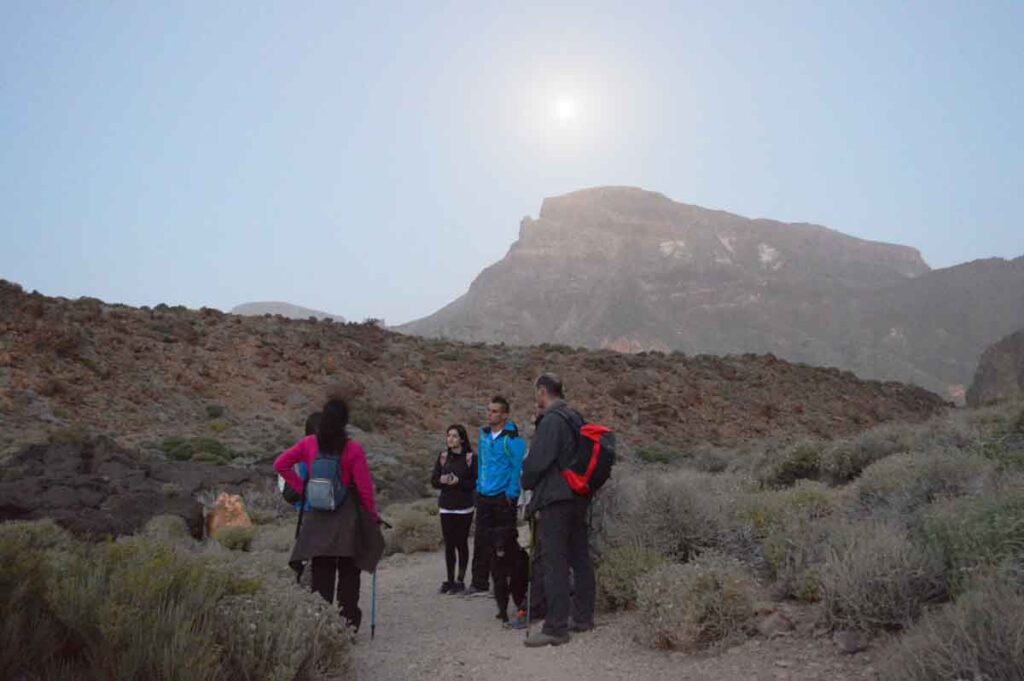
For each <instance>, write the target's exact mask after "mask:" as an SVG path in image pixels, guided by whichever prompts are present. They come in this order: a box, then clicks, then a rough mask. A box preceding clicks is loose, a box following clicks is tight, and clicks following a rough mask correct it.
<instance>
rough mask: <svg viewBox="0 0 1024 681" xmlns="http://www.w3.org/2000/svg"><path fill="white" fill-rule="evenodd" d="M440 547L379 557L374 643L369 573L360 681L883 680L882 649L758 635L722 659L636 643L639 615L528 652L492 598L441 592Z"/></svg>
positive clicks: (602, 620)
mask: <svg viewBox="0 0 1024 681" xmlns="http://www.w3.org/2000/svg"><path fill="white" fill-rule="evenodd" d="M443 574H444V559H443V556H442V555H441V554H440V553H419V554H413V555H401V554H400V555H395V556H392V557H390V558H388V559H386V560H385V561H384V562H382V563H381V566H380V569H379V573H378V587H377V588H378V591H377V605H378V614H377V637H376V640H374V641H370V634H369V626H368V625H369V615H370V578H369V575H364V576H363V578H364V579H363V591H362V598H361V600H360V606H361V607H362V608H363V611H364V618H365V619H364V625H365V629H364V630H363V631H361V632H360V633H359V636H358V640H357V643H356V646H355V648H354V650H353V655H354V664H355V672H356V679H357V680H358V681H400V680H401V681H405V680H407V679H430V680H431V681H450V680H454V679H487V680H488V681H491V680H500V679H551V680H553V681H569V680H571V679H587V681H605V680H607V681H613V680H614V681H619V680H621V679H665V680H667V679H681V680H696V679H708V680H711V679H714V680H716V681H741V680H742V681H761V680H765V681H810V680H812V679H814V680H817V679H829V680H831V681H853V680H855V679H856V680H861V679H875V678H876V674H875V671H874V657H875V656H874V654H873V652H871V651H869V652H867V653H861V654H858V655H854V656H846V655H840V654H839V653H838V652H837V651H836V649H835V648H834V647H833V646H832V644H831V642H830V641H829V639H828V638H814V637H809V636H797V635H794V636H786V637H779V638H775V639H772V640H766V639H752V640H750V641H748V642H746V643H744V644H742V645H739V646H736V647H734V648H730V649H729V650H726V651H724V652H722V653H721V654H719V655H715V656H693V655H685V654H682V653H664V652H658V651H652V650H648V649H646V648H644V647H642V646H641V645H639V644H638V643H636V642H634V641H633V638H632V634H631V632H632V631H633V627H632V626H631V622H632V620H633V618H634V617H635V615H634V614H632V613H624V614H615V615H599V616H598V618H597V627H596V628H595V630H594V631H591V632H589V633H586V634H579V635H575V636H574V637H573V640H572V642H571V643H569V644H568V645H564V646H561V647H558V648H550V647H549V648H542V649H528V648H526V647H524V646H523V637H524V634H523V632H516V631H510V630H505V629H502V627H501V624H500V623H499V622H498V621H497V620H496V619H495V618H494V613H495V612H496V608H495V605H494V602H493V600H492V599H490V598H481V597H475V598H464V597H460V596H443V595H440V594H438V593H437V588H438V587H439V586H440V583H441V581H442V578H443Z"/></svg>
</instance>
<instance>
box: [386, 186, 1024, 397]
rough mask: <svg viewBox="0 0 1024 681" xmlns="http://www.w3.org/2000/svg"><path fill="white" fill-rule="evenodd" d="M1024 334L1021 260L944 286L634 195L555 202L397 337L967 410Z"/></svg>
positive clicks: (725, 216) (825, 243)
mask: <svg viewBox="0 0 1024 681" xmlns="http://www.w3.org/2000/svg"><path fill="white" fill-rule="evenodd" d="M1021 326H1024V258H1017V259H1016V260H1012V261H1007V260H1002V259H990V260H981V261H976V262H973V263H967V264H964V265H958V266H956V267H951V268H946V269H943V270H934V271H933V270H931V269H930V268H929V266H928V265H927V263H925V262H924V260H923V259H922V258H921V256H920V254H919V252H918V251H917V250H916V249H914V248H911V247H908V246H899V245H893V244H886V243H879V242H874V241H866V240H863V239H858V238H854V237H851V236H847V235H845V234H842V233H840V232H837V231H834V230H831V229H828V228H826V227H822V226H819V225H813V224H804V223H782V222H776V221H772V220H763V219H758V220H751V219H747V218H744V217H740V216H738V215H733V214H730V213H727V212H724V211H716V210H708V209H705V208H701V207H699V206H693V205H687V204H683V203H677V202H675V201H671V200H670V199H668V198H666V197H665V196H663V195H661V194H658V193H655V192H649V191H644V190H641V189H636V188H629V187H601V188H594V189H585V190H581V191H578V192H573V193H570V194H566V195H564V196H559V197H554V198H549V199H546V200H545V201H544V203H543V205H542V206H541V211H540V216H539V218H538V219H536V220H534V219H532V218H529V217H527V218H524V219H523V220H522V222H521V225H520V232H519V239H518V241H517V242H516V243H514V244H513V245H512V247H511V248H510V249H509V252H508V254H507V255H506V256H505V257H504V258H503V259H502V260H501V261H499V262H497V263H495V264H493V265H491V266H490V267H487V268H486V269H485V270H484V271H483V272H482V273H481V274H480V275H479V276H478V277H477V278H476V280H475V281H474V282H473V283H472V285H471V286H470V289H469V291H468V292H467V293H466V294H465V295H463V296H462V297H460V298H458V299H457V300H455V301H454V302H452V303H451V304H449V305H447V306H446V307H444V308H442V309H441V310H439V311H438V312H436V313H434V314H432V315H430V316H428V317H425V318H423V319H420V320H417V321H414V322H410V323H409V324H406V325H403V326H401V327H398V330H399V331H403V332H405V333H411V334H416V335H423V336H428V337H446V338H452V339H458V340H465V341H486V342H506V343H514V344H535V343H543V342H554V343H564V344H568V345H574V346H586V347H596V348H611V349H615V350H620V351H626V352H639V351H644V350H661V351H670V350H680V351H682V352H685V353H688V354H696V353H714V354H731V353H745V352H759V353H764V352H770V353H774V354H776V355H778V356H780V357H782V358H784V359H787V360H790V361H797V362H806V363H809V364H816V365H826V366H838V367H842V368H845V369H850V370H852V371H854V372H856V373H857V374H858V375H861V376H863V377H867V378H884V379H895V380H901V381H907V382H913V383H916V384H918V385H921V386H924V387H927V388H929V389H932V390H936V391H937V392H940V393H942V394H945V395H947V396H949V397H952V398H954V399H962V397H963V391H964V385H965V384H966V383H968V382H969V381H970V379H971V375H972V373H973V371H974V367H975V365H976V363H977V359H978V356H979V355H980V353H981V352H982V350H983V349H984V348H985V347H986V346H987V345H988V344H989V343H991V342H993V341H995V340H997V339H998V338H1001V337H1002V336H1005V335H1006V334H1008V333H1010V332H1011V331H1013V330H1015V329H1017V328H1020V327H1021Z"/></svg>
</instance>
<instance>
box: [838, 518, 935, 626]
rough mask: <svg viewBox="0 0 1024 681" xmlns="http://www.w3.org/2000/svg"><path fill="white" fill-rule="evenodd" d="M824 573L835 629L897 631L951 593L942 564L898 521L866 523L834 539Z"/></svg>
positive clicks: (848, 529)
mask: <svg viewBox="0 0 1024 681" xmlns="http://www.w3.org/2000/svg"><path fill="white" fill-rule="evenodd" d="M832 541H833V545H832V546H831V547H829V549H828V550H827V551H826V556H825V564H824V565H823V566H822V570H821V580H822V591H823V595H824V599H825V608H826V612H827V614H828V618H829V622H830V624H831V626H832V628H834V629H854V630H859V631H866V632H871V631H879V630H890V631H891V630H897V629H901V628H904V627H906V626H908V625H910V624H911V623H912V622H913V621H914V620H915V619H916V618H917V617H918V615H919V614H920V613H921V610H922V608H923V607H924V606H925V605H927V604H929V603H934V602H936V601H941V600H943V599H944V598H945V597H946V595H947V588H946V582H945V579H944V576H943V569H942V564H941V562H940V561H939V560H937V559H936V558H935V557H934V556H931V555H930V554H928V553H927V552H925V551H922V550H921V549H920V548H919V547H917V546H915V545H914V544H913V543H912V542H911V541H910V539H909V538H908V537H907V535H906V531H905V530H904V529H903V528H902V527H901V526H900V525H897V524H895V523H878V522H861V523H858V524H857V525H853V526H850V527H847V528H845V531H843V532H839V533H837V534H836V535H834V536H833V538H832Z"/></svg>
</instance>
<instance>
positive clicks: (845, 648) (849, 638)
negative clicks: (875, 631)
mask: <svg viewBox="0 0 1024 681" xmlns="http://www.w3.org/2000/svg"><path fill="white" fill-rule="evenodd" d="M832 642H833V643H835V644H836V645H837V646H839V651H840V652H842V653H844V654H846V655H853V654H854V653H859V652H861V651H862V650H867V648H868V637H867V634H864V633H862V632H859V631H853V630H851V629H844V630H843V631H837V632H836V633H834V634H833V635H832Z"/></svg>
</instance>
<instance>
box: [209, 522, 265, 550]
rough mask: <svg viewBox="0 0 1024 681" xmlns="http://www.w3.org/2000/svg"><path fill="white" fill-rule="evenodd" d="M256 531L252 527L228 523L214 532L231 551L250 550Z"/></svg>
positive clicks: (220, 542) (217, 538)
mask: <svg viewBox="0 0 1024 681" xmlns="http://www.w3.org/2000/svg"><path fill="white" fill-rule="evenodd" d="M255 534H256V531H255V529H254V528H252V527H241V526H239V525H228V526H227V527H222V528H220V529H219V530H217V531H216V532H215V533H214V534H213V538H214V539H216V540H217V542H218V543H219V544H220V545H221V546H223V547H224V548H226V549H228V550H229V551H248V550H249V546H250V545H252V538H253V536H254V535H255Z"/></svg>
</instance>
